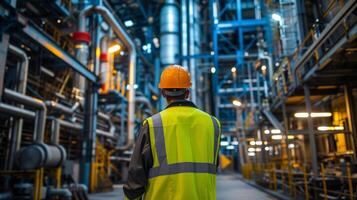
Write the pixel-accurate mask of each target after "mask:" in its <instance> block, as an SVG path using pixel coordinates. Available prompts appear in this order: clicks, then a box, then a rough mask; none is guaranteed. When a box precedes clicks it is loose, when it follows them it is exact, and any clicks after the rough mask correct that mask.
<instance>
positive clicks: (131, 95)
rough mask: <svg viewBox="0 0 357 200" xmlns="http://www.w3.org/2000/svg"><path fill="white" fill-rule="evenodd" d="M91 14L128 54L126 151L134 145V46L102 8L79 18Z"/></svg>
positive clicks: (83, 13) (89, 8) (114, 18)
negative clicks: (123, 46)
mask: <svg viewBox="0 0 357 200" xmlns="http://www.w3.org/2000/svg"><path fill="white" fill-rule="evenodd" d="M91 13H98V14H100V15H101V16H102V17H103V18H104V20H105V21H106V22H107V23H108V24H109V25H110V26H111V28H112V30H113V32H114V33H115V34H116V35H117V36H118V37H119V39H120V40H121V42H123V44H124V45H125V46H126V47H127V49H128V52H129V91H128V122H127V124H128V134H127V142H126V144H125V145H124V146H123V147H122V149H128V148H129V147H131V146H132V144H133V143H134V126H135V88H134V85H135V70H136V55H137V54H136V45H135V43H134V41H133V40H132V39H131V38H130V36H129V35H128V33H127V32H126V30H125V28H124V27H123V26H122V25H121V24H120V23H119V22H118V20H117V19H116V17H115V16H114V15H113V14H112V13H111V12H110V11H109V10H108V9H107V8H106V7H104V6H90V7H87V8H86V9H84V10H83V11H82V12H81V13H80V16H87V15H89V14H91Z"/></svg>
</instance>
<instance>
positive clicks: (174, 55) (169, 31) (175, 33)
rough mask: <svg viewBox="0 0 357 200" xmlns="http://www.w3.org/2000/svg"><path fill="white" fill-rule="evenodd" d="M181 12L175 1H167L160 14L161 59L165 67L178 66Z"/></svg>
mask: <svg viewBox="0 0 357 200" xmlns="http://www.w3.org/2000/svg"><path fill="white" fill-rule="evenodd" d="M179 16H180V13H179V10H178V5H177V4H176V1H175V0H165V2H164V5H163V6H162V8H161V12H160V34H161V35H160V59H161V64H162V65H163V66H167V65H172V64H178V56H179V55H180V44H179V33H180V31H179V21H180V20H179Z"/></svg>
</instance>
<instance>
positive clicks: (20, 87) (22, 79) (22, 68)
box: [7, 45, 29, 169]
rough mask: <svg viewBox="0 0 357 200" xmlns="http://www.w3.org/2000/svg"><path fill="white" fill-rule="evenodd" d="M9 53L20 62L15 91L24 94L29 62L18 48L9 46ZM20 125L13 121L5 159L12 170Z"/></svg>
mask: <svg viewBox="0 0 357 200" xmlns="http://www.w3.org/2000/svg"><path fill="white" fill-rule="evenodd" d="M9 51H10V52H12V53H13V54H15V55H16V56H17V57H19V58H20V62H21V64H20V65H19V68H18V70H17V72H18V73H19V76H18V84H17V87H16V91H17V92H19V93H21V94H26V87H27V75H28V65H29V60H28V58H27V55H26V53H25V51H23V50H22V49H20V48H18V47H15V46H13V45H9ZM20 108H23V105H21V106H20ZM22 125H23V119H21V118H20V119H17V120H16V121H15V124H14V129H13V133H12V134H11V135H12V136H11V140H12V141H11V147H10V154H9V155H10V157H9V159H7V160H8V162H9V163H8V169H11V168H12V166H13V163H14V158H15V153H16V151H17V150H19V149H20V145H21V134H22Z"/></svg>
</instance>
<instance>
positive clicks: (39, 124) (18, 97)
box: [4, 89, 47, 142]
mask: <svg viewBox="0 0 357 200" xmlns="http://www.w3.org/2000/svg"><path fill="white" fill-rule="evenodd" d="M4 97H5V98H6V99H8V100H12V101H15V102H18V103H22V104H25V105H28V106H30V107H33V108H36V109H37V110H38V111H37V113H36V120H35V121H36V122H35V130H34V133H35V135H34V138H35V140H36V141H38V142H42V141H43V139H44V133H45V125H46V116H47V108H46V104H45V103H44V102H43V101H42V100H39V99H35V98H33V97H29V96H26V95H24V94H21V93H18V92H15V91H13V90H9V89H5V91H4Z"/></svg>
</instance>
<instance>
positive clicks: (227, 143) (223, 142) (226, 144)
mask: <svg viewBox="0 0 357 200" xmlns="http://www.w3.org/2000/svg"><path fill="white" fill-rule="evenodd" d="M228 145H229V142H227V141H221V146H228Z"/></svg>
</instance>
